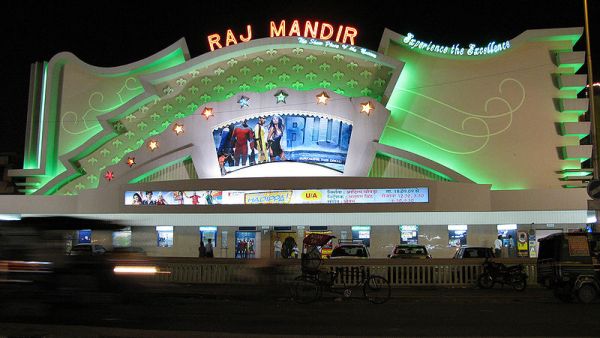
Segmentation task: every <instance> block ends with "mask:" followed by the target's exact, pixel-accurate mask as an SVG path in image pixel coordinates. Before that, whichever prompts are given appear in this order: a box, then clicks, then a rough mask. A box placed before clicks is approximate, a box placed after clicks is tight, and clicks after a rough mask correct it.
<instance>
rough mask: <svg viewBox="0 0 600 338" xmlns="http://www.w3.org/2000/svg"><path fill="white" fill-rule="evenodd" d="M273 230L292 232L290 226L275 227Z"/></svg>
mask: <svg viewBox="0 0 600 338" xmlns="http://www.w3.org/2000/svg"><path fill="white" fill-rule="evenodd" d="M273 230H275V231H292V227H291V226H288V227H286V226H275V227H273Z"/></svg>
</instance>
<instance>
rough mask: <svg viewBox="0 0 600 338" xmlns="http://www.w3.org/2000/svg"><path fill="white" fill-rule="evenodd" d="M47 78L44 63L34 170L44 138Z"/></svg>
mask: <svg viewBox="0 0 600 338" xmlns="http://www.w3.org/2000/svg"><path fill="white" fill-rule="evenodd" d="M47 77H48V62H44V74H43V75H42V103H41V105H40V119H39V124H38V127H39V128H38V140H37V141H38V149H37V159H36V163H37V166H36V168H39V167H40V161H41V158H42V139H43V137H44V124H45V123H44V107H45V106H46V80H47Z"/></svg>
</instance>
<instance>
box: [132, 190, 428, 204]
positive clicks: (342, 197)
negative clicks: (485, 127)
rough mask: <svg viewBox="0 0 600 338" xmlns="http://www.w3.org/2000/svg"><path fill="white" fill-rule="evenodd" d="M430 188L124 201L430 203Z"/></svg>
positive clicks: (175, 195)
mask: <svg viewBox="0 0 600 338" xmlns="http://www.w3.org/2000/svg"><path fill="white" fill-rule="evenodd" d="M428 202H429V188H426V187H418V188H385V189H307V190H291V189H290V190H200V191H199V190H195V191H126V192H125V205H142V206H143V205H215V204H226V205H249V204H374V203H394V204H400V203H428Z"/></svg>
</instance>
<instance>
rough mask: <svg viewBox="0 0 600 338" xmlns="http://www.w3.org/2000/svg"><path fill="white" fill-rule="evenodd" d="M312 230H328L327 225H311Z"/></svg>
mask: <svg viewBox="0 0 600 338" xmlns="http://www.w3.org/2000/svg"><path fill="white" fill-rule="evenodd" d="M308 229H309V230H310V231H327V226H326V225H311V226H309V227H308Z"/></svg>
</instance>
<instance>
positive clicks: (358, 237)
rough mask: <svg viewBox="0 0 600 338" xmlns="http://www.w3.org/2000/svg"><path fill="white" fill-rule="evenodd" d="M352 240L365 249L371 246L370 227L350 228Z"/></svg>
mask: <svg viewBox="0 0 600 338" xmlns="http://www.w3.org/2000/svg"><path fill="white" fill-rule="evenodd" d="M352 240H353V241H361V242H362V243H363V244H364V245H365V246H366V247H367V248H368V247H370V246H371V227H370V226H368V225H366V226H365V225H360V226H353V227H352Z"/></svg>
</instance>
